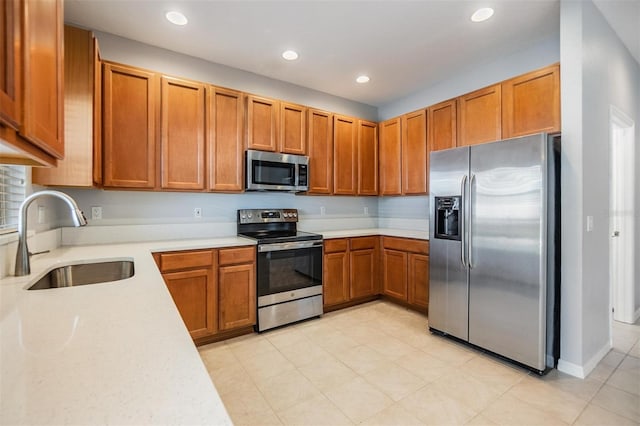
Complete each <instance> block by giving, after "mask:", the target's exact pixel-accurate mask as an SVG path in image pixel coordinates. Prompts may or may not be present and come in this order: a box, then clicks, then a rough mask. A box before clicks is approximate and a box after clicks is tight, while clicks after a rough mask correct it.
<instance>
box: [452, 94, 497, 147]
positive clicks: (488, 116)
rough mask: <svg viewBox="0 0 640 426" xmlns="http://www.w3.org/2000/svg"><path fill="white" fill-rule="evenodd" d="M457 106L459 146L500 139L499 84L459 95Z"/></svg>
mask: <svg viewBox="0 0 640 426" xmlns="http://www.w3.org/2000/svg"><path fill="white" fill-rule="evenodd" d="M458 107H459V110H458V117H459V118H460V120H459V126H460V127H459V131H458V136H459V139H458V145H459V146H464V145H476V144H480V143H484V142H493V141H497V140H500V139H502V95H501V86H500V85H499V84H496V85H494V86H491V87H486V88H484V89H480V90H477V91H475V92H472V93H469V94H467V95H464V96H461V97H460V98H459V104H458Z"/></svg>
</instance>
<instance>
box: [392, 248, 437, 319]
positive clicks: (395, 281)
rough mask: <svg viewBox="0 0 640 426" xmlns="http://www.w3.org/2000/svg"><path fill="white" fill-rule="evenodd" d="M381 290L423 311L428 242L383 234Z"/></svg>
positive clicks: (427, 277) (426, 289) (427, 265)
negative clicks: (384, 235)
mask: <svg viewBox="0 0 640 426" xmlns="http://www.w3.org/2000/svg"><path fill="white" fill-rule="evenodd" d="M382 267H383V269H384V272H383V281H382V282H383V288H382V293H383V294H384V295H385V296H389V297H390V298H392V299H394V300H398V301H401V302H402V303H406V304H408V305H410V306H412V307H414V308H417V309H419V310H420V311H423V312H426V310H427V308H428V306H429V242H428V241H424V240H415V239H410V238H397V237H382Z"/></svg>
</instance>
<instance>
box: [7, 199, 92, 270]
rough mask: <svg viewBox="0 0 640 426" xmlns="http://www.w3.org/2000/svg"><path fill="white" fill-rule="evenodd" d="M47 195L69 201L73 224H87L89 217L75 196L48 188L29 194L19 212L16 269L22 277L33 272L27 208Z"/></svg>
mask: <svg viewBox="0 0 640 426" xmlns="http://www.w3.org/2000/svg"><path fill="white" fill-rule="evenodd" d="M47 195H48V196H52V197H56V198H60V199H61V200H62V201H64V202H65V203H67V205H68V206H69V209H71V219H72V220H73V224H74V225H75V226H85V225H86V224H87V218H86V217H84V213H82V210H80V209H79V208H78V205H77V204H76V202H75V201H74V200H73V198H71V197H70V196H68V195H67V194H65V193H64V192H60V191H49V190H47V191H40V192H35V193H33V194H31V195H29V196H28V197H27V198H25V199H24V201H23V202H22V204H20V212H19V213H18V252H17V253H16V269H15V276H16V277H22V276H24V275H29V274H30V273H31V264H30V262H29V256H30V255H31V254H32V253H29V248H28V247H27V210H28V209H29V206H30V205H31V203H32V202H33V200H35V199H36V198H40V197H44V196H47Z"/></svg>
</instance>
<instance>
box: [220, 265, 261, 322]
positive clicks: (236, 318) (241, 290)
mask: <svg viewBox="0 0 640 426" xmlns="http://www.w3.org/2000/svg"><path fill="white" fill-rule="evenodd" d="M218 294H219V311H220V319H219V329H220V331H224V330H230V329H233V328H237V327H246V326H251V325H254V324H255V323H256V310H257V308H256V306H257V305H256V281H255V263H250V264H244V265H234V266H221V267H220V268H219V269H218Z"/></svg>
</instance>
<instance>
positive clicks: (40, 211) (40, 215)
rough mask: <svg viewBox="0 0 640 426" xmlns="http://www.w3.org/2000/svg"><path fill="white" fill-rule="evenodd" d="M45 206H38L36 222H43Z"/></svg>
mask: <svg viewBox="0 0 640 426" xmlns="http://www.w3.org/2000/svg"><path fill="white" fill-rule="evenodd" d="M46 212H47V210H46V207H45V206H38V223H44V222H45V220H46Z"/></svg>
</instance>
